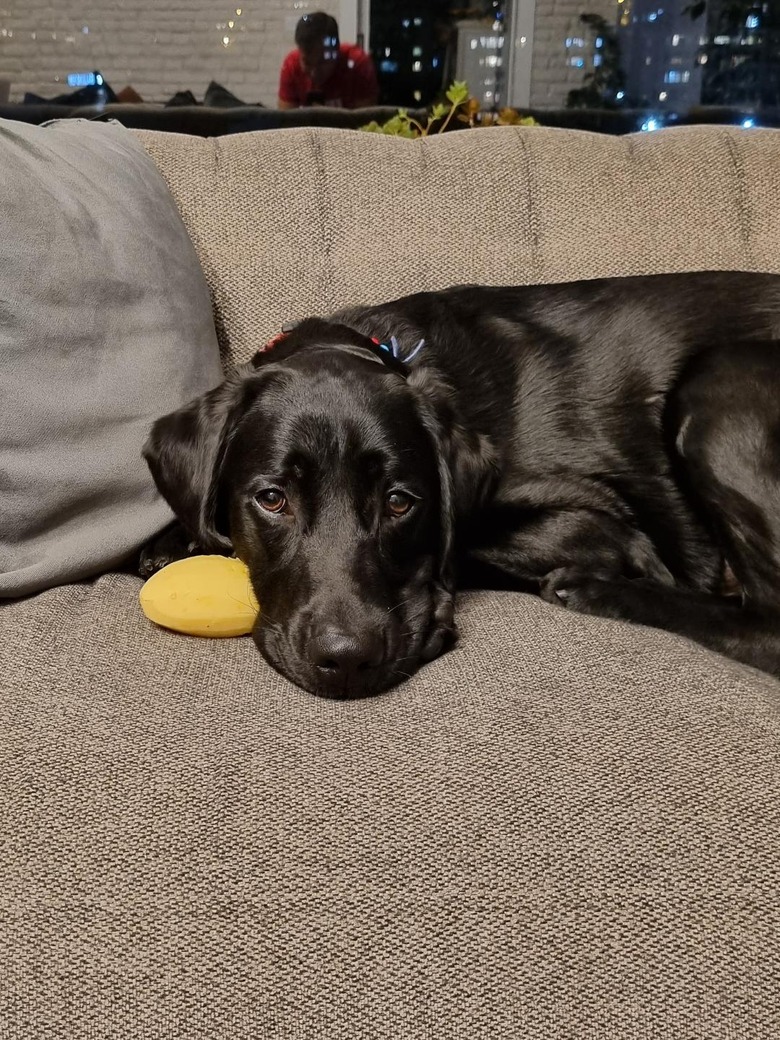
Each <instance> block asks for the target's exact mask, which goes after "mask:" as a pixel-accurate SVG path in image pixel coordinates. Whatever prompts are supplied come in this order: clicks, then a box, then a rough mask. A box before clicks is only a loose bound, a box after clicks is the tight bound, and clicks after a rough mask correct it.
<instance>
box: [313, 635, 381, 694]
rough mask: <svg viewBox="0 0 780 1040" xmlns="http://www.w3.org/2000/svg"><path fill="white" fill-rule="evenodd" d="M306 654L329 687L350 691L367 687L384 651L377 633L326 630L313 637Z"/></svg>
mask: <svg viewBox="0 0 780 1040" xmlns="http://www.w3.org/2000/svg"><path fill="white" fill-rule="evenodd" d="M309 653H310V659H311V662H312V664H313V665H314V667H315V668H316V670H317V674H318V675H319V677H320V679H321V680H322V682H323V683H325V684H326V685H327V686H328V688H330V689H333V690H344V691H348V690H349V691H351V690H356V689H359V688H360V687H362V686H365V685H368V684H370V682H371V680H372V678H373V673H374V671H375V669H377V668H378V667H379V666H380V665H381V664H382V662H383V660H384V655H385V648H384V641H383V639H382V636H381V635H380V634H379V633H378V632H371V631H365V632H360V633H352V632H341V631H339V630H338V629H335V628H325V629H322V630H321V631H319V632H315V633H314V634H313V637H312V640H311V643H310V644H309Z"/></svg>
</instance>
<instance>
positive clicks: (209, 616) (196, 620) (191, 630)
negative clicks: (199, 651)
mask: <svg viewBox="0 0 780 1040" xmlns="http://www.w3.org/2000/svg"><path fill="white" fill-rule="evenodd" d="M140 600H141V609H142V610H143V612H144V614H146V616H147V617H148V618H149V620H150V621H154V623H155V624H156V625H162V627H163V628H170V629H172V630H173V631H174V632H184V633H186V634H187V635H189V636H213V637H221V636H245V635H248V634H249V633H250V632H251V631H252V629H253V628H254V624H255V621H256V620H257V615H258V612H259V610H260V608H259V606H258V603H257V600H256V599H255V594H254V592H253V591H252V585H251V583H250V581H249V571H248V570H247V567H246V564H244V563H242V562H241V560H234V559H230V558H228V557H227V556H190V557H189V558H188V559H186V560H177V561H176V563H170V564H168V566H167V567H163V569H162V570H161V571H158V572H157V573H156V574H154V575H152V577H151V578H150V579H149V580H148V581H147V582H146V584H145V585H144V586H143V588H142V589H141V594H140Z"/></svg>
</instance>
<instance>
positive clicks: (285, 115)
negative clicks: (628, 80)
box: [0, 102, 780, 137]
mask: <svg viewBox="0 0 780 1040" xmlns="http://www.w3.org/2000/svg"><path fill="white" fill-rule="evenodd" d="M518 111H520V113H521V114H522V115H532V116H533V117H534V119H536V120H537V122H538V123H540V124H541V125H542V126H549V127H559V128H562V129H567V130H587V131H591V132H593V133H602V134H628V133H633V132H634V131H638V130H640V129H641V128H642V127H643V126H647V123H648V120H653V121H654V124H655V126H660V125H662V124H663V123H664V122H668V123H669V124H670V125H675V126H676V125H680V126H688V125H692V124H706V123H718V124H721V125H737V126H738V125H740V124H741V123H742V122H743V120H745V119H750V120H752V122H753V123H755V124H756V125H758V126H762V127H775V128H776V127H780V111H778V110H777V109H762V110H761V111H760V112H758V113H756V112H755V111H754V110H752V109H751V108H750V107H749V106H748V107H745V108H727V107H725V106H724V107H719V108H716V107H715V106H698V107H696V108H694V109H691V110H690V111H689V112H685V113H682V114H681V115H677V114H671V115H664V114H662V113H659V112H658V111H653V110H650V109H641V108H618V109H609V108H525V109H519V110H518ZM396 112H397V108H393V107H391V106H388V105H379V106H377V107H376V108H364V109H346V108H322V107H315V108H294V109H286V110H284V111H281V110H279V109H276V108H264V107H261V106H259V105H237V106H224V105H210V104H203V105H200V104H195V105H189V104H177V105H169V106H165V105H156V104H131V103H121V102H116V103H113V104H106V105H64V104H54V103H52V102H38V103H35V104H33V103H26V104H2V103H0V119H16V120H21V121H23V122H27V123H35V124H40V123H44V122H46V121H47V120H49V119H93V120H98V121H101V122H105V121H109V120H116V121H117V122H119V123H121V124H122V125H123V126H126V127H128V128H129V129H132V130H158V131H162V132H165V133H179V134H191V135H194V136H198V137H222V136H223V135H225V134H240V133H249V132H251V131H253V130H284V129H290V128H292V127H301V126H320V127H331V128H334V129H342V130H356V129H358V128H359V127H361V126H365V124H366V123H370V122H371V121H372V120H376V121H377V122H380V123H384V122H386V121H387V120H388V119H390V118H391V116H394V115H395V114H396ZM410 114H411V115H413V116H415V117H416V118H417V119H419V120H421V121H422V122H425V119H426V118H427V112H424V111H422V110H420V111H414V110H413V111H412V112H411V113H410ZM459 128H460V126H459V124H458V123H455V122H453V123H451V124H450V129H452V130H457V129H459Z"/></svg>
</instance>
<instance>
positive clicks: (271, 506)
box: [255, 488, 287, 513]
mask: <svg viewBox="0 0 780 1040" xmlns="http://www.w3.org/2000/svg"><path fill="white" fill-rule="evenodd" d="M255 502H257V504H258V505H259V506H262V508H263V509H265V510H266V512H268V513H281V512H282V510H283V509H284V507H285V506H286V505H287V499H286V498H285V497H284V494H283V493H282V492H281V491H280V490H279V488H263V490H262V491H258V492H257V494H256V495H255Z"/></svg>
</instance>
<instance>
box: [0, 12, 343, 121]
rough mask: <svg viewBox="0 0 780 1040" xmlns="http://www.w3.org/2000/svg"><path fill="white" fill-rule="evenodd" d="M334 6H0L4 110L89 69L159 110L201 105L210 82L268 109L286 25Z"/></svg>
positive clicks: (287, 42) (55, 90)
mask: <svg viewBox="0 0 780 1040" xmlns="http://www.w3.org/2000/svg"><path fill="white" fill-rule="evenodd" d="M338 6H339V5H338V0H0V79H10V80H11V100H12V101H18V100H21V97H22V95H23V94H24V92H25V91H26V90H30V91H33V92H35V93H36V94H40V95H42V96H44V97H52V96H54V95H56V94H59V93H66V92H67V91H69V90H70V89H71V88H69V87H68V84H67V75H68V73H69V72H91V71H92V70H94V69H99V70H100V71H101V72H102V73H103V75H104V76H105V78H106V80H107V81H108V82H109V83H110V84H111V86H112V87H113V88H114V89H115V90H121V88H122V87H124V86H126V85H128V84H130V85H132V86H133V87H135V89H136V90H137V91H138V92H139V94H141V96H142V97H143V98H144V99H145V100H147V101H164V100H166V99H167V98H169V97H170V96H171V95H172V94H174V93H175V92H176V91H177V90H192V92H193V93H194V94H195V96H196V97H197V98H198V99H199V100H202V98H203V92H204V91H205V89H206V87H207V86H208V83H209V80H212V79H214V80H216V81H217V82H219V83H221V84H222V85H223V86H225V87H227V89H228V90H232V91H233V93H234V94H236V95H237V96H238V97H240V98H241V99H242V100H244V101H261V102H263V103H264V104H266V105H274V104H275V103H276V94H277V87H278V82H279V67H280V65H281V62H282V59H283V57H284V55H285V54H286V53H287V51H288V50H290V49H291V48H292V46H293V32H294V29H295V24H296V22H297V21H298V19H299V18H300V16H301V15H302V14H304V13H305V12H306V11H307V10H326V11H329V12H331V13H333V14H335V15H336V16H338V13H339V12H338ZM238 11H240V12H241V13H240V14H238V13H237V12H238ZM231 21H232V22H233V23H234V24H233V26H232V27H230V26H229V25H228V23H229V22H231ZM86 30H88V31H86ZM224 39H227V41H228V43H227V45H225V44H224V42H223V40H224Z"/></svg>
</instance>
